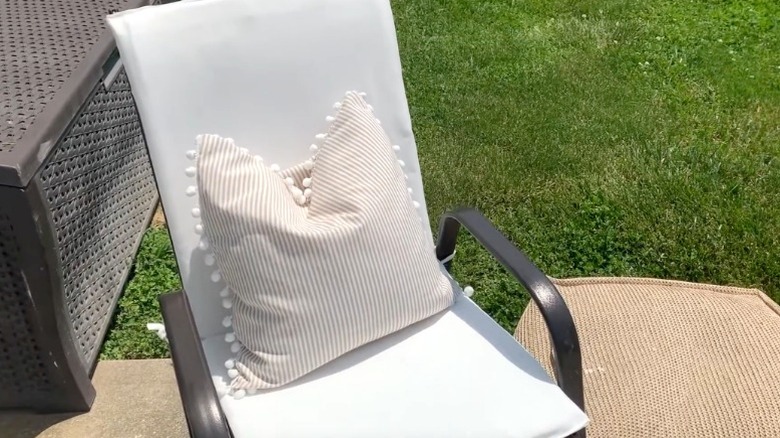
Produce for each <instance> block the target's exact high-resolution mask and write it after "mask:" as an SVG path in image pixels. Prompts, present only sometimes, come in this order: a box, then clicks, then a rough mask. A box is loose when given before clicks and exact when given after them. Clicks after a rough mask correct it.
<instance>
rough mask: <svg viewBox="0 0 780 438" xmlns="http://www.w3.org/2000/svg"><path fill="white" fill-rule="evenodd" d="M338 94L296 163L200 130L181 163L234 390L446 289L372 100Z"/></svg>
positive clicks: (391, 320) (354, 338)
mask: <svg viewBox="0 0 780 438" xmlns="http://www.w3.org/2000/svg"><path fill="white" fill-rule="evenodd" d="M337 107H338V110H337V111H335V116H329V117H332V118H330V119H329V121H330V122H331V125H330V127H329V128H328V129H327V132H326V133H323V134H321V135H318V137H320V140H321V141H320V143H321V144H320V145H318V144H314V145H313V147H312V148H311V149H312V152H314V155H313V157H312V159H311V160H307V161H306V162H304V163H303V164H302V165H298V166H294V167H293V168H290V169H284V170H282V169H281V168H280V167H278V165H276V164H271V163H266V162H264V160H263V158H262V157H260V156H258V155H252V154H250V153H249V152H248V150H247V149H241V148H239V146H241V145H236V143H235V142H234V140H233V139H230V138H224V137H220V136H216V135H202V136H200V137H199V139H198V141H199V144H200V148H199V149H198V152H197V168H189V169H187V171H186V173H187V174H190V175H192V176H195V174H194V173H193V171H194V170H197V184H198V185H197V192H198V195H199V201H200V203H199V209H198V210H197V211H198V214H199V215H200V217H201V220H202V222H203V223H202V224H200V225H198V226H202V228H203V232H204V234H205V236H206V237H207V240H208V242H209V244H210V249H209V251H213V252H214V258H215V261H216V265H217V268H218V269H217V270H216V271H214V272H215V273H218V274H219V276H220V278H221V279H223V280H224V281H225V282H226V283H227V285H228V288H229V289H228V290H226V292H227V293H228V294H229V296H228V297H225V302H224V304H225V306H226V307H228V308H230V309H232V321H231V324H232V327H233V329H234V331H235V338H236V339H235V340H234V341H232V345H231V349H232V351H235V352H236V358H235V360H234V361H232V362H230V363H229V365H230V367H229V368H230V370H229V371H228V372H229V373H230V374H231V375H232V376H233V377H234V379H233V381H232V384H231V387H232V389H234V390H236V393H235V395H236V396H238V397H243V396H244V394H245V391H246V390H253V389H259V388H273V387H276V386H280V385H284V384H286V383H289V382H291V381H293V380H295V379H297V378H299V377H301V376H303V375H305V374H306V373H308V372H310V371H311V370H313V369H315V368H318V367H320V366H321V365H323V364H325V363H327V362H329V361H331V360H333V359H335V358H337V357H338V356H340V355H342V354H344V353H346V352H347V351H350V350H352V349H354V348H356V347H359V346H361V345H363V344H365V343H367V342H371V341H374V340H376V339H379V338H380V337H382V336H385V335H387V334H389V333H392V332H395V331H398V330H400V329H402V328H404V327H407V326H409V325H410V324H413V323H416V322H418V321H421V320H423V319H425V318H427V317H429V316H431V315H433V314H435V313H438V312H441V311H442V310H444V309H446V308H447V307H449V306H450V304H451V303H452V299H453V289H452V285H451V284H450V282H449V280H448V279H447V277H446V276H445V275H444V274H443V273H442V272H441V271H440V270H439V263H438V260H437V259H436V256H435V253H434V247H433V244H432V242H431V239H430V238H429V236H430V231H429V230H426V229H424V228H423V225H422V224H421V218H420V216H419V214H418V211H417V208H416V207H415V205H414V201H413V200H412V198H411V196H410V193H409V191H408V188H407V186H406V180H405V178H404V177H405V175H404V171H403V169H402V165H401V163H400V161H399V159H398V158H397V156H396V152H397V151H394V150H393V144H392V142H391V141H390V139H389V138H388V137H387V135H386V134H385V132H384V130H383V129H382V126H381V124H380V122H379V121H378V120H377V119H376V117H375V116H374V113H373V109H372V107H371V106H370V105H368V104H367V103H366V102H365V101H364V100H363V98H362V97H361V96H360V95H359V94H358V92H354V91H350V92H347V93H346V96H345V97H344V100H343V101H342V102H339V105H337ZM327 110H330V108H328V109H327ZM325 111H326V109H323V112H325ZM312 134H314V133H312ZM312 137H314V136H312ZM299 148H307V149H308V148H309V146H308V145H306V144H303V145H299ZM399 151H400V149H399ZM294 176H295V177H294ZM296 180H297V181H296ZM299 184H300V185H299ZM192 188H194V186H193V187H192ZM302 189H304V190H302ZM418 206H419V204H418ZM199 230H200V229H199ZM204 268H205V269H208V268H207V267H206V266H204ZM217 291H218V289H217V290H215V293H216V292H217ZM215 310H218V309H215ZM231 337H232V336H231ZM231 337H228V338H227V339H226V340H230V338H231Z"/></svg>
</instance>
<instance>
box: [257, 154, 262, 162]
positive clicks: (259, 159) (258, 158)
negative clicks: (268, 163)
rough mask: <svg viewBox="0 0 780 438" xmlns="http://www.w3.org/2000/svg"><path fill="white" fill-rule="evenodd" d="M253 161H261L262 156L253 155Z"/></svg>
mask: <svg viewBox="0 0 780 438" xmlns="http://www.w3.org/2000/svg"><path fill="white" fill-rule="evenodd" d="M255 161H259V162H261V163H262V162H263V157H261V156H260V155H255Z"/></svg>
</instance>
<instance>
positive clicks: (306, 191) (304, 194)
mask: <svg viewBox="0 0 780 438" xmlns="http://www.w3.org/2000/svg"><path fill="white" fill-rule="evenodd" d="M303 196H305V197H307V198H308V197H310V196H311V189H306V190H304V191H303Z"/></svg>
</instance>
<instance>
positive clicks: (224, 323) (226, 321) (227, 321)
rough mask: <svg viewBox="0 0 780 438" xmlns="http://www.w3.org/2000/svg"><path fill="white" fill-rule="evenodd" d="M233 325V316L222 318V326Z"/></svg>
mask: <svg viewBox="0 0 780 438" xmlns="http://www.w3.org/2000/svg"><path fill="white" fill-rule="evenodd" d="M232 325H233V317H232V316H226V317H224V318H222V327H225V328H227V327H230V326H232Z"/></svg>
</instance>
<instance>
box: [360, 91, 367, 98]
mask: <svg viewBox="0 0 780 438" xmlns="http://www.w3.org/2000/svg"><path fill="white" fill-rule="evenodd" d="M358 96H360V97H366V93H365V92H363V91H360V92H358Z"/></svg>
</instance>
